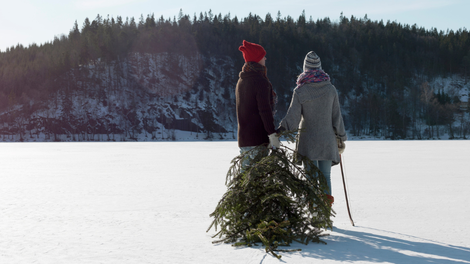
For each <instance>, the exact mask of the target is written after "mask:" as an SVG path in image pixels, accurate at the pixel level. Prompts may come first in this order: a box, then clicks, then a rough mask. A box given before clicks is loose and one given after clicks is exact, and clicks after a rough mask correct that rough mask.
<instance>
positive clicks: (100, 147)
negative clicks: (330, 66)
mask: <svg viewBox="0 0 470 264" xmlns="http://www.w3.org/2000/svg"><path fill="white" fill-rule="evenodd" d="M284 144H285V143H284ZM236 155H238V147H237V143H236V142H235V141H224V142H220V141H219V142H194V141H190V142H144V143H142V142H141V143H129V142H125V143H2V144H0V162H1V163H0V164H1V174H0V263H2V264H3V263H5V264H13V263H27V264H29V263H47V264H49V263H61V264H62V263H77V264H78V263H79V264H84V263H112V264H116V263H117V264H121V263H123V264H124V263H125V264H127V263H139V264H140V263H216V264H221V263H224V264H225V263H227V264H228V263H237V264H240V263H244V264H245V263H256V264H259V263H264V264H266V263H444V264H453V263H470V225H469V219H470V206H469V202H470V191H469V188H470V173H469V170H468V165H469V159H470V141H450V140H444V141H348V142H347V147H346V151H345V153H344V155H343V161H344V166H345V167H344V168H345V172H346V178H347V182H348V191H349V193H348V194H349V199H350V206H351V210H352V211H351V213H352V217H353V219H354V221H355V224H356V226H355V227H353V226H352V225H351V223H350V221H349V218H348V214H347V210H346V206H345V199H344V191H343V184H342V181H341V173H340V168H339V166H335V167H333V170H332V184H333V195H334V196H335V204H334V206H333V208H334V210H335V211H336V213H337V216H336V217H335V218H334V229H333V231H330V230H328V231H326V233H328V234H330V235H329V236H327V237H325V238H324V240H325V242H327V243H328V244H327V245H323V244H309V245H307V246H305V245H302V244H298V243H294V244H293V245H292V247H291V248H301V249H302V251H300V252H292V253H281V255H282V259H281V260H278V259H276V258H275V257H273V256H272V255H269V254H266V253H265V251H264V249H263V248H262V247H261V246H258V247H252V248H248V247H240V248H235V247H232V246H231V245H230V244H212V241H213V239H212V238H211V236H212V235H213V234H215V230H214V229H211V230H210V231H209V232H206V230H207V228H208V227H209V225H210V223H211V222H212V218H210V217H209V214H210V213H211V212H212V211H213V210H214V209H215V206H216V205H217V202H218V201H219V200H220V198H221V197H222V195H223V193H224V192H225V191H226V186H225V185H224V184H225V175H226V172H227V170H228V168H229V165H230V161H231V159H232V158H233V157H234V156H236Z"/></svg>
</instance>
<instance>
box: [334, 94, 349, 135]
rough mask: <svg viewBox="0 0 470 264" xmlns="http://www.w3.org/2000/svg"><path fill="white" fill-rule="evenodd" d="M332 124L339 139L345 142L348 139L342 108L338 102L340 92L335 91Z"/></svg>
mask: <svg viewBox="0 0 470 264" xmlns="http://www.w3.org/2000/svg"><path fill="white" fill-rule="evenodd" d="M332 113H333V114H332V124H333V130H334V131H335V134H336V136H337V137H339V138H341V139H342V140H343V141H346V140H347V139H348V136H347V135H346V130H345V129H344V123H343V116H342V115H341V107H340V105H339V100H338V92H337V91H336V89H335V97H334V99H333V111H332Z"/></svg>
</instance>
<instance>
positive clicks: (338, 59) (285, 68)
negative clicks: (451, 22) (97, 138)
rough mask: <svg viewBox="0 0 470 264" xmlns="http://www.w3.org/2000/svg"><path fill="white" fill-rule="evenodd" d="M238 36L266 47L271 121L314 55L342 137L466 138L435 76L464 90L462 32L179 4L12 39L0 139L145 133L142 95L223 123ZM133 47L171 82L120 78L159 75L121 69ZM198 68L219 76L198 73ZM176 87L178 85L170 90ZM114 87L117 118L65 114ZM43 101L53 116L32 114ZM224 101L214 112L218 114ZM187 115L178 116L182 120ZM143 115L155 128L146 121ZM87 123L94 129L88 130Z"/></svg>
mask: <svg viewBox="0 0 470 264" xmlns="http://www.w3.org/2000/svg"><path fill="white" fill-rule="evenodd" d="M244 39H245V40H247V41H250V42H255V43H259V44H261V45H262V46H263V47H264V48H265V49H266V51H267V55H266V57H267V62H266V65H267V68H268V77H269V79H270V80H271V82H272V84H273V87H274V89H275V91H276V93H277V94H278V103H277V108H276V109H277V114H276V119H277V120H279V119H281V118H282V117H283V116H284V114H285V112H286V110H287V108H288V106H289V103H290V100H291V95H292V90H293V88H294V87H295V80H296V77H297V76H298V75H299V74H300V73H301V69H302V64H303V59H304V57H305V54H306V53H307V52H309V51H311V50H314V51H315V52H316V53H317V54H318V55H319V56H320V58H321V60H322V66H323V69H324V70H325V71H326V72H327V73H328V74H329V75H330V77H331V79H332V83H333V84H334V85H335V86H336V88H337V89H338V93H339V95H340V103H341V104H342V107H343V112H344V113H343V114H344V119H345V124H346V128H347V130H348V132H349V133H350V134H351V135H352V136H370V137H377V138H387V139H425V138H439V137H440V136H441V135H440V134H442V133H446V134H448V135H449V136H450V138H466V135H467V134H468V133H469V132H470V124H469V121H468V113H467V111H468V110H465V109H461V108H459V107H458V105H459V98H458V96H456V92H455V91H449V89H444V87H441V86H439V85H436V82H434V80H436V79H438V78H451V77H453V76H457V78H458V79H459V80H460V81H458V82H456V83H454V85H453V86H454V88H455V89H457V90H458V89H460V88H464V87H469V86H468V79H469V73H470V38H469V32H468V30H467V29H466V28H462V29H459V30H458V31H453V30H448V31H447V32H443V31H437V29H435V28H431V29H425V28H423V27H419V26H417V25H416V24H415V25H408V24H401V23H399V22H397V21H386V22H384V21H382V20H381V21H371V20H370V19H368V17H367V15H365V16H364V17H363V18H357V17H354V16H351V17H345V16H343V14H340V16H339V18H336V19H335V20H334V21H332V20H331V19H330V18H324V19H317V20H313V19H312V18H311V17H310V18H307V17H306V15H305V12H303V13H302V14H300V16H299V17H298V18H293V17H290V16H287V17H283V16H282V14H281V12H280V11H279V12H278V13H277V14H276V15H274V16H273V15H271V14H269V13H268V14H266V15H265V16H263V17H261V16H258V15H256V14H250V15H249V16H248V17H245V18H237V17H236V16H235V17H232V16H231V15H230V14H226V15H222V14H213V13H212V11H210V10H209V11H208V12H201V13H199V14H194V15H187V14H184V13H183V10H180V12H179V14H177V15H175V16H174V17H173V18H164V17H163V16H160V17H158V16H157V17H156V16H155V15H154V14H149V15H147V16H144V15H141V17H140V18H138V19H137V20H136V19H134V18H133V17H131V18H122V17H120V16H118V17H116V18H114V17H109V16H107V17H103V16H101V15H97V16H96V18H94V19H93V20H90V19H88V18H87V19H85V21H83V24H82V25H81V26H79V24H78V22H75V24H74V25H73V27H72V29H71V30H70V32H69V33H68V35H60V36H57V37H55V38H54V40H52V41H51V42H47V43H44V44H39V45H38V44H32V45H30V46H28V47H25V46H23V45H20V44H18V45H17V46H12V47H10V48H8V49H6V51H5V52H0V134H4V135H5V134H10V135H11V134H20V138H23V136H24V135H23V134H25V133H26V131H29V136H30V137H32V133H33V131H34V132H35V133H40V132H41V133H54V134H67V133H69V134H74V133H75V134H77V133H78V134H80V133H102V134H108V133H121V134H122V133H126V134H127V133H131V134H133V133H141V131H143V130H147V131H149V133H152V132H151V131H152V129H153V130H155V129H157V128H156V127H158V125H157V123H158V124H164V123H165V122H163V121H162V118H163V116H162V115H163V114H164V113H163V112H162V111H161V110H158V109H156V110H155V109H154V110H153V111H154V113H155V114H154V115H153V117H152V116H151V115H147V117H146V118H147V119H145V118H143V117H141V116H140V114H139V113H138V112H139V111H140V110H136V109H134V108H135V107H136V105H138V101H139V100H140V99H139V98H142V97H146V96H147V97H151V98H153V99H154V100H155V101H154V102H159V103H149V104H148V105H153V107H154V108H155V107H156V108H158V107H161V106H162V105H163V102H169V101H171V103H172V104H173V108H175V107H174V106H175V105H182V102H181V101H185V100H193V101H195V106H196V107H198V109H199V110H198V111H201V112H200V115H199V121H190V123H191V122H192V123H191V124H195V125H196V126H197V127H198V128H197V129H196V130H199V129H200V130H205V131H206V132H207V133H212V132H220V131H221V130H227V131H228V130H230V129H232V130H233V127H236V119H235V118H234V95H233V94H234V88H235V84H236V82H237V79H238V72H239V71H240V69H241V67H242V65H243V63H244V61H243V57H242V54H241V53H240V51H239V50H238V47H239V46H240V45H241V43H242V40H244ZM136 54H141V55H142V56H150V58H156V56H158V55H159V54H160V55H161V54H166V57H165V59H163V60H160V63H162V64H164V68H162V70H161V71H162V72H163V73H164V75H165V76H164V77H161V78H167V79H171V80H172V82H173V85H174V86H172V87H160V88H159V89H153V90H152V89H143V88H145V87H143V86H146V85H142V82H141V83H140V84H139V81H135V80H132V78H130V77H129V76H127V75H126V73H125V72H126V71H133V72H138V73H139V74H141V75H142V76H147V77H148V78H147V77H146V78H145V80H146V83H149V84H152V85H154V87H159V86H158V85H159V82H160V81H161V78H160V79H159V78H155V76H154V75H152V74H151V73H149V69H150V68H149V66H148V63H155V60H153V61H154V62H152V60H151V59H150V60H149V61H147V62H146V63H147V64H146V63H141V62H139V63H137V64H136V65H137V66H135V67H134V68H130V66H129V65H134V64H132V63H133V62H132V60H136V58H139V57H138V56H137V55H136ZM136 56H137V57H136ZM182 60H183V61H185V60H186V61H187V62H186V64H185V65H192V66H191V67H190V68H189V69H191V68H192V69H198V70H197V71H195V72H194V73H191V74H190V75H191V77H188V78H189V79H188V80H190V81H185V80H184V78H183V77H182V76H187V75H188V71H187V70H185V68H184V67H182V66H181V65H182ZM191 63H192V64H191ZM123 65H124V66H123ZM146 65H147V66H146ZM219 66H220V67H219ZM155 67H157V66H155ZM162 67H163V66H162ZM208 68H211V69H214V70H210V71H211V72H212V71H218V72H219V74H215V75H214V74H212V75H210V74H203V72H204V69H208ZM94 71H101V73H100V74H95V73H94ZM107 71H108V73H106V72H107ZM94 74H95V75H94ZM106 74H107V75H106ZM93 76H95V77H93ZM97 76H99V77H97ZM103 76H108V77H103ZM149 76H150V77H149ZM151 76H154V78H152V77H151ZM124 79H125V80H124ZM123 80H124V81H123ZM178 83H179V84H178ZM179 85H183V86H186V87H187V88H185V89H177V88H176V87H177V86H179ZM211 85H212V86H213V87H211V88H208V87H209V86H211ZM172 89H176V90H174V91H173V92H172ZM124 90H126V92H122V93H121V94H122V95H121V96H131V97H132V100H131V101H132V103H129V104H126V105H125V106H122V108H119V106H117V108H116V109H118V108H119V109H118V110H115V111H114V110H113V111H114V112H115V113H118V115H121V116H122V118H121V119H122V120H121V121H119V122H117V121H112V120H113V118H111V117H110V118H108V119H107V121H103V120H104V119H99V118H93V117H91V116H90V114H89V113H87V114H86V115H85V117H84V118H78V117H77V116H76V115H75V114H74V113H76V111H78V110H77V109H75V110H74V109H71V107H72V105H73V103H72V102H71V100H75V99H73V98H77V96H78V94H80V95H82V96H85V97H87V98H91V99H93V100H97V101H99V102H100V104H101V106H102V107H105V108H106V107H111V105H113V102H112V100H118V99H119V98H120V97H111V96H110V95H111V94H119V91H124ZM213 91H216V92H214V93H217V94H218V93H220V96H219V97H217V100H216V99H214V100H212V99H211V100H212V101H211V100H209V101H207V99H204V97H207V96H208V94H211V93H212V92H213ZM133 93H135V94H137V93H138V96H136V95H135V94H134V95H132V94H133ZM126 94H127V95H126ZM112 98H114V99H112ZM116 98H118V99H116ZM119 100H120V99H119ZM198 100H199V101H198ZM223 100H225V101H223ZM54 101H55V103H54ZM136 101H137V102H136ZM52 104H55V105H56V108H57V109H59V112H60V114H51V115H50V116H44V115H42V116H41V114H38V113H39V112H41V109H44V108H49V109H50V108H51V105H52ZM58 105H60V107H59V106H58ZM114 105H117V104H114ZM223 106H225V107H226V110H225V111H217V109H221V108H222V107H223ZM204 107H205V108H204ZM147 108H148V107H147ZM145 111H150V110H145ZM192 115H193V114H192V113H191V111H188V113H187V116H188V120H192V119H191V118H192ZM221 115H225V116H223V117H222V116H221ZM200 116H204V117H202V118H201V117H200ZM39 117H40V120H41V121H40V122H39V121H38V120H39V119H38V118H39ZM152 118H155V119H157V123H154V124H153V125H150V126H149V124H151V123H152V122H150V121H149V119H152ZM159 118H160V121H159V120H158V119H159ZM203 119H204V120H203ZM207 119H211V120H207ZM145 120H147V121H145ZM221 120H225V121H224V122H222V121H221ZM459 120H460V121H459ZM227 122H228V123H231V125H227ZM234 123H235V124H234ZM198 124H199V125H198ZM167 125H168V122H167ZM97 126H99V127H100V128H99V131H101V132H96V131H94V132H90V130H96V127H97ZM190 126H191V125H190ZM186 127H187V126H186ZM173 128H174V123H173ZM224 128H225V129H224ZM21 135H23V136H21ZM153 138H154V139H156V136H155V134H154V136H153ZM72 139H73V137H72ZM108 139H109V136H108Z"/></svg>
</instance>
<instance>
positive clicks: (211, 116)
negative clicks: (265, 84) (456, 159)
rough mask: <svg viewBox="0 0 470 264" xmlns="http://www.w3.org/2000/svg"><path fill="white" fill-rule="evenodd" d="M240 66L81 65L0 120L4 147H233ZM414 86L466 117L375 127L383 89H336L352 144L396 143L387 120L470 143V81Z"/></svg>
mask: <svg viewBox="0 0 470 264" xmlns="http://www.w3.org/2000/svg"><path fill="white" fill-rule="evenodd" d="M234 64H235V63H234V61H233V59H232V58H230V57H228V56H226V57H215V56H212V57H207V56H203V55H201V54H199V53H197V54H176V53H152V54H151V53H137V52H134V53H130V54H129V55H128V56H127V57H123V58H119V59H117V60H115V61H102V60H97V61H94V62H92V63H90V64H87V65H81V66H80V67H79V68H76V69H72V70H71V71H69V72H67V73H66V74H65V75H64V76H61V77H60V78H58V79H57V80H56V83H52V84H50V83H49V84H48V85H50V86H51V87H45V89H46V88H47V89H46V90H52V92H51V93H50V96H49V97H47V98H46V99H43V100H40V99H31V101H30V102H29V104H25V105H19V104H16V105H13V106H12V107H10V108H9V109H8V110H7V111H5V112H2V113H0V141H41V142H42V141H160V140H233V139H236V133H237V131H236V130H237V123H236V112H235V93H234V90H235V85H236V82H237V79H238V72H239V69H238V68H236V67H235V66H234ZM416 78H423V80H424V79H426V78H424V77H423V76H420V77H416ZM413 83H416V84H420V85H421V84H422V83H426V85H425V88H423V87H424V86H423V87H421V86H417V87H407V88H406V89H404V90H405V95H404V96H406V93H411V91H413V89H414V90H416V91H413V92H415V93H416V92H417V93H421V94H422V97H423V96H424V97H426V96H427V97H428V98H425V100H427V102H428V103H429V101H432V100H431V99H432V98H433V96H435V95H436V94H440V93H445V94H446V96H450V97H452V98H458V99H459V100H460V102H459V103H457V104H456V105H455V108H456V109H457V108H460V109H461V110H460V111H458V112H456V114H454V122H453V123H452V124H451V125H449V124H447V125H436V124H432V122H431V123H429V122H428V124H426V122H427V121H426V120H425V118H424V117H422V116H420V115H422V113H421V114H420V113H417V114H413V113H412V112H417V111H422V112H425V111H435V112H436V113H435V114H434V115H433V117H439V115H440V113H441V112H443V110H442V111H441V110H439V109H440V108H439V107H440V106H439V105H437V106H436V105H434V106H436V107H434V106H432V105H431V104H428V103H426V104H428V105H430V107H434V108H433V109H434V110H433V109H431V108H429V110H423V109H417V108H416V107H414V108H407V107H404V106H401V107H400V109H396V110H394V111H395V113H394V114H395V115H396V116H397V117H393V116H391V115H389V114H387V111H385V110H390V109H393V107H392V108H383V109H382V108H380V109H381V110H380V111H379V110H377V111H379V112H380V114H377V115H375V117H374V118H375V119H374V120H372V116H371V114H369V112H370V111H369V112H368V111H366V110H364V109H369V108H367V107H368V106H363V105H362V104H372V103H370V102H368V101H369V100H370V99H367V98H368V97H367V96H368V95H367V94H368V93H371V91H374V90H379V89H378V87H379V86H380V85H379V84H374V83H373V81H372V80H366V84H364V88H363V89H364V91H363V93H361V94H360V95H356V92H355V91H354V90H353V91H351V92H349V93H348V94H345V93H343V89H342V87H338V92H339V94H340V99H341V101H342V104H343V105H342V111H343V115H344V119H345V123H346V127H347V128H349V129H350V132H349V133H348V134H349V137H350V138H351V139H365V138H366V139H367V138H368V139H372V138H375V139H387V138H396V136H395V135H394V136H392V137H390V136H389V135H390V134H396V133H390V131H392V130H394V129H395V127H393V126H386V125H383V124H384V121H383V120H386V119H390V118H397V119H400V120H402V122H398V123H399V124H404V125H403V127H404V128H400V129H401V131H400V133H401V134H402V135H401V136H400V137H401V138H411V139H415V138H419V139H423V138H432V139H448V138H466V137H467V135H468V134H469V133H470V117H469V114H468V90H469V89H470V87H469V84H468V82H467V79H465V78H463V77H462V76H459V75H453V76H448V77H445V78H444V77H436V78H434V79H432V80H430V81H429V82H424V81H414V82H413ZM292 88H293V87H292ZM286 89H289V88H286ZM289 96H290V91H288V93H287V94H286V93H285V92H284V95H283V97H285V100H282V102H284V103H283V104H285V105H282V104H281V103H278V105H277V114H276V116H275V119H276V120H280V119H281V118H282V117H283V116H282V115H283V114H285V112H286V110H287V107H288V104H289V102H290V97H289ZM381 96H383V95H381ZM38 98H41V97H38ZM417 98H419V96H418V97H417ZM358 102H359V103H358ZM384 102H388V103H393V102H389V101H384ZM426 104H424V105H425V106H423V107H427V106H426ZM361 105H362V106H361ZM392 114H393V113H392ZM441 115H443V114H441ZM372 122H378V123H380V122H381V123H382V125H381V126H380V127H379V128H377V124H375V126H376V127H375V128H374V132H373V133H372V134H371V133H370V131H371V130H372V129H371V127H373V126H372V124H371V123H372ZM405 123H406V125H405ZM357 124H359V125H358V126H357ZM357 127H360V128H357ZM388 130H390V131H388ZM377 131H378V132H377Z"/></svg>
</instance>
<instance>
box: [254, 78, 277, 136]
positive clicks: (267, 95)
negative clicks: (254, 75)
mask: <svg viewBox="0 0 470 264" xmlns="http://www.w3.org/2000/svg"><path fill="white" fill-rule="evenodd" d="M258 87H259V89H258V92H257V94H256V101H257V103H258V112H259V115H260V116H261V120H262V121H263V125H264V129H265V130H266V132H267V133H268V135H270V134H272V133H275V132H276V129H275V127H274V117H273V109H272V106H271V95H272V88H271V86H269V85H260V86H258Z"/></svg>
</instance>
